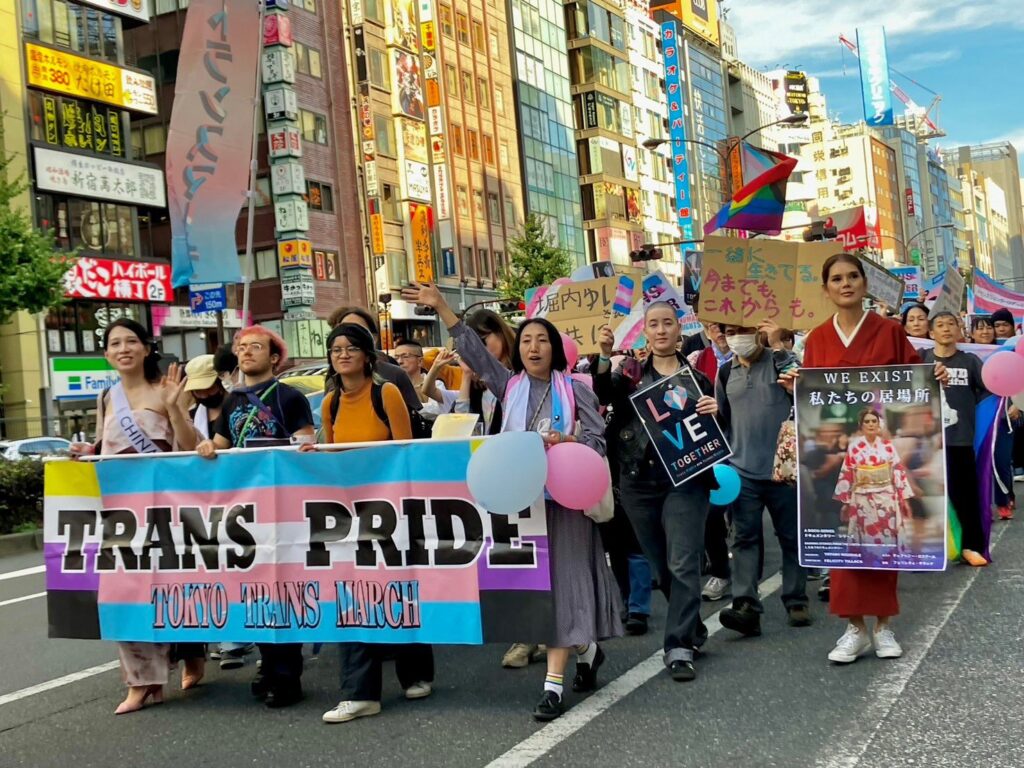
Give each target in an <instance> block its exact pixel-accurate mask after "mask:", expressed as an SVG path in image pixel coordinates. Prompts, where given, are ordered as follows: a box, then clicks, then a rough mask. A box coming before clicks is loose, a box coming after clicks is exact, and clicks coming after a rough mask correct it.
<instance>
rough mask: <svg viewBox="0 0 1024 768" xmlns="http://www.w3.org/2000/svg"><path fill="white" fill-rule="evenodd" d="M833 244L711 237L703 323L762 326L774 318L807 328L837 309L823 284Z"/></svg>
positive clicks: (705, 259)
mask: <svg viewBox="0 0 1024 768" xmlns="http://www.w3.org/2000/svg"><path fill="white" fill-rule="evenodd" d="M834 251H835V246H834V245H832V244H829V243H796V242H785V241H781V240H761V239H755V240H743V239H741V238H737V237H708V238H707V239H706V240H705V241H704V256H703V264H702V271H703V279H702V281H701V287H700V296H699V298H698V306H697V315H698V317H700V319H701V321H702V322H717V323H726V324H728V325H740V326H747V327H749V326H756V325H757V324H758V323H760V322H761V321H762V320H766V319H767V320H774V321H775V322H776V323H778V324H779V325H780V326H781V327H783V328H791V329H793V330H799V331H807V330H810V329H812V328H814V327H815V326H818V325H820V324H821V323H823V322H824V321H825V320H826V319H828V318H829V317H830V316H831V315H832V313H833V312H834V309H835V308H834V307H833V305H832V302H830V301H829V300H828V298H827V297H826V296H825V291H824V289H823V288H822V285H821V267H822V265H823V264H824V263H825V260H826V259H827V258H828V257H829V256H831V255H832V253H834Z"/></svg>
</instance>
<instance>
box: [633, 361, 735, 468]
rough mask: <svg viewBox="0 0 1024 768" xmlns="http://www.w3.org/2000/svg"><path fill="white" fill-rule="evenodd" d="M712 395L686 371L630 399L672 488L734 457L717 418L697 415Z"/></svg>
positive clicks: (666, 378)
mask: <svg viewBox="0 0 1024 768" xmlns="http://www.w3.org/2000/svg"><path fill="white" fill-rule="evenodd" d="M711 394H712V393H710V392H701V390H700V387H698V386H697V380H696V379H695V378H694V376H693V374H692V373H691V372H690V370H689V369H688V368H683V369H680V370H679V371H677V372H676V373H674V374H672V375H671V376H666V377H665V378H663V379H661V380H660V381H656V382H654V383H653V384H651V385H650V386H649V387H647V388H645V389H641V390H640V391H639V392H636V393H635V394H633V395H632V396H630V398H629V399H630V402H632V403H633V408H634V409H635V410H636V414H637V416H639V417H640V422H641V423H642V424H643V425H644V429H645V430H647V434H648V436H649V437H650V438H651V445H652V446H654V450H655V451H656V452H657V454H658V458H659V459H661V463H662V465H663V466H664V467H665V471H666V472H667V473H668V477H669V479H670V480H671V481H672V484H673V485H676V486H679V485H682V484H683V483H685V482H686V481H687V480H690V479H691V478H693V477H696V476H697V475H699V474H700V473H701V472H703V471H704V470H706V469H708V468H709V467H713V466H714V465H715V464H719V463H721V462H723V461H725V460H726V459H727V458H729V457H730V456H732V449H731V448H730V447H729V443H727V442H726V440H725V435H723V434H722V429H721V427H719V426H718V422H716V421H715V417H714V416H702V415H700V414H699V413H697V400H699V399H700V397H701V396H702V395H711Z"/></svg>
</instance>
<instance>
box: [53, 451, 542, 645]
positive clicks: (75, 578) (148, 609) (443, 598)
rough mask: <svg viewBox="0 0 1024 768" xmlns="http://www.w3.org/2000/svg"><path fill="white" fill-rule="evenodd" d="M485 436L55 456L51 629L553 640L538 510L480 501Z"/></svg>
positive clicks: (92, 634) (136, 636) (114, 633)
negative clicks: (333, 446)
mask: <svg viewBox="0 0 1024 768" xmlns="http://www.w3.org/2000/svg"><path fill="white" fill-rule="evenodd" d="M480 443H481V439H480V438H476V439H466V440H454V441H443V442H438V441H416V442H409V443H404V444H384V445H379V446H373V447H366V448H356V449H352V450H345V451H338V452H323V453H308V454H300V453H297V452H295V451H294V450H288V449H273V448H270V449H262V450H254V451H240V452H226V453H223V454H220V455H219V456H218V457H217V458H216V459H215V460H213V461H210V460H206V459H202V458H199V457H197V456H194V455H177V456H152V455H150V456H145V457H132V458H119V459H114V458H112V459H107V460H102V461H97V462H85V461H80V462H75V461H61V462H51V463H48V464H47V466H46V501H45V555H46V587H47V593H48V599H47V602H48V612H49V625H50V637H65V638H101V639H104V640H133V641H152V642H216V641H227V640H230V641H233V642H243V641H245V642H248V641H256V642H270V643H286V642H287V643H295V642H347V641H359V642H368V643H439V644H444V643H451V644H478V643H487V642H496V641H502V642H509V641H515V640H518V641H523V640H524V639H525V640H533V641H534V642H537V641H543V640H544V639H546V638H547V637H550V636H551V634H552V633H553V631H552V630H553V609H552V601H551V591H550V590H551V580H550V569H549V561H548V543H547V530H546V526H545V518H544V513H543V508H542V507H541V508H539V509H536V510H535V511H533V512H531V511H530V510H524V511H523V512H521V513H520V514H518V515H510V516H503V515H497V514H490V513H488V512H486V511H484V510H482V509H481V508H479V507H478V506H477V505H476V504H475V502H474V501H473V496H472V494H471V493H470V492H469V490H468V488H467V486H466V469H467V464H468V462H469V459H470V456H471V455H472V452H473V450H474V449H475V448H476V447H478V446H479V445H480Z"/></svg>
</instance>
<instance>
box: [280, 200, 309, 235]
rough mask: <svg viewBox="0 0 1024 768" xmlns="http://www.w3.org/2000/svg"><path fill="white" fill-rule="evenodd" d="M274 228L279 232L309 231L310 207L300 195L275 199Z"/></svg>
mask: <svg viewBox="0 0 1024 768" xmlns="http://www.w3.org/2000/svg"><path fill="white" fill-rule="evenodd" d="M274 229H276V230H277V232H278V234H283V233H286V232H308V231H309V207H308V206H307V205H306V201H305V200H303V199H302V198H301V197H299V196H298V195H292V196H289V197H286V198H283V199H275V200H274Z"/></svg>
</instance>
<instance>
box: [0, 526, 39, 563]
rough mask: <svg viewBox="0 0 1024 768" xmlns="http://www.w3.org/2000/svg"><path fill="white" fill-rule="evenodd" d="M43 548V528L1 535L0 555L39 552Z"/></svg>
mask: <svg viewBox="0 0 1024 768" xmlns="http://www.w3.org/2000/svg"><path fill="white" fill-rule="evenodd" d="M42 548H43V530H42V528H40V529H38V530H35V531H28V532H27V533H9V534H7V535H5V536H0V557H3V556H5V555H20V554H23V553H25V552H38V551H40V550H42Z"/></svg>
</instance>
